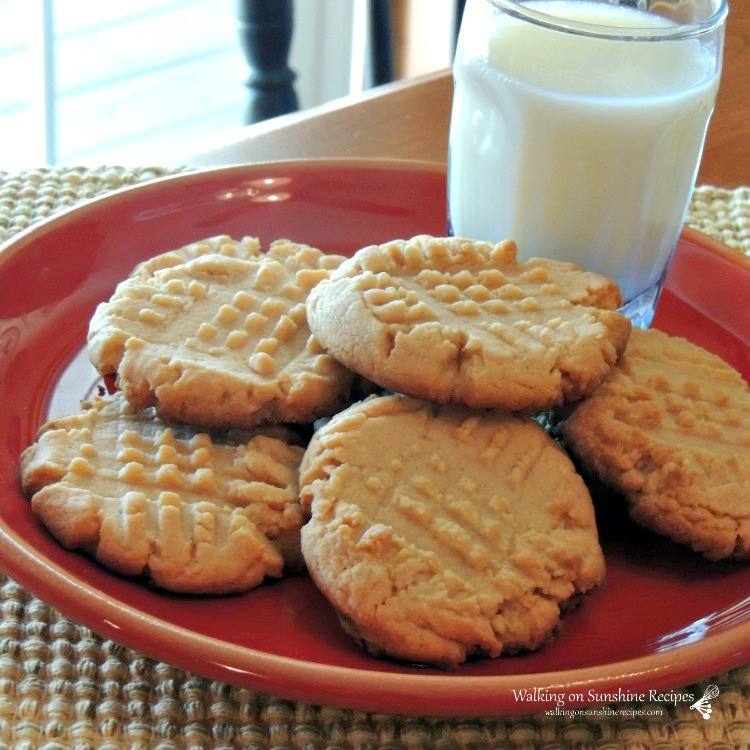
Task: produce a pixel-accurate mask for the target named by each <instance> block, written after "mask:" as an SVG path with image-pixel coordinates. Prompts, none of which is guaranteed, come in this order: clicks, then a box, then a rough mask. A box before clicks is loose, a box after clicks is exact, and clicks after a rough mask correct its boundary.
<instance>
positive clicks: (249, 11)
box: [235, 0, 299, 124]
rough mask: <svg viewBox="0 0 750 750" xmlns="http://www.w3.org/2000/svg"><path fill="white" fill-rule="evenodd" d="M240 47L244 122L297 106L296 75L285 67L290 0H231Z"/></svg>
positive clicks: (287, 110) (285, 111) (267, 116)
mask: <svg viewBox="0 0 750 750" xmlns="http://www.w3.org/2000/svg"><path fill="white" fill-rule="evenodd" d="M235 16H236V19H237V24H238V31H239V38H240V46H241V48H242V51H243V53H244V55H245V60H246V62H247V68H248V74H247V77H246V78H245V82H244V83H245V86H246V87H247V89H248V102H247V108H246V111H245V123H246V124H250V123H254V122H260V121H261V120H266V119H268V118H270V117H276V116H277V115H283V114H286V113H287V112H294V111H296V110H297V109H298V107H299V104H298V102H297V94H296V92H295V90H294V85H293V84H294V80H295V78H296V75H295V73H294V71H292V70H291V68H290V67H289V65H288V64H287V63H288V59H289V49H290V47H291V42H292V30H293V6H292V0H271V1H270V2H269V0H235Z"/></svg>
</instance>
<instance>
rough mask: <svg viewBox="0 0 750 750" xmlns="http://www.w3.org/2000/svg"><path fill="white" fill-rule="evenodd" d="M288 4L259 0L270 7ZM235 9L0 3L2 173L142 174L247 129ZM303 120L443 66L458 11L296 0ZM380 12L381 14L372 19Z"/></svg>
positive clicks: (191, 1)
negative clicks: (384, 42)
mask: <svg viewBox="0 0 750 750" xmlns="http://www.w3.org/2000/svg"><path fill="white" fill-rule="evenodd" d="M278 1H279V0H263V2H265V3H275V2H278ZM241 5H242V3H241V1H240V0H128V1H127V2H109V1H107V0H0V170H3V171H11V170H16V169H25V168H29V167H36V166H43V165H57V164H67V165H70V164H78V165H86V166H91V165H101V164H111V165H115V164H116V165H124V166H129V165H135V164H139V165H146V164H158V163H161V162H164V161H166V160H168V159H169V154H170V153H171V152H173V151H176V150H177V148H178V147H179V148H180V150H182V151H184V150H185V145H186V144H190V143H193V142H200V141H201V140H203V139H205V138H208V137H210V136H211V135H213V134H216V133H220V132H222V131H226V130H230V129H233V128H236V127H239V126H241V125H242V124H243V123H244V121H245V110H246V101H247V90H246V89H245V87H244V84H243V80H244V79H245V78H246V77H247V60H246V58H245V55H244V54H243V52H242V49H241V46H240V41H239V33H238V8H239V7H240V6H241ZM291 7H292V13H293V31H292V39H291V48H290V52H289V57H288V64H289V67H290V68H291V69H292V71H293V72H294V73H295V75H296V78H295V81H294V88H295V91H296V94H297V98H298V104H299V108H300V109H305V108H310V107H316V106H319V105H322V104H325V103H326V102H330V101H332V100H335V99H337V98H340V97H342V96H346V95H348V94H351V93H358V92H361V91H362V90H364V89H366V88H369V87H371V86H373V85H377V84H378V83H381V82H383V81H382V80H378V74H377V73H376V72H374V71H373V53H374V52H375V50H374V49H373V45H377V44H378V42H377V37H376V35H374V34H373V31H374V30H375V25H376V24H377V23H378V18H376V14H377V13H380V12H385V13H386V17H387V21H388V24H389V26H388V36H389V43H390V45H391V49H390V50H389V53H390V63H391V68H390V71H389V77H390V78H391V79H392V80H397V79H399V78H405V77H410V76H415V75H420V74H422V73H427V72H430V71H432V70H437V69H440V68H444V67H447V66H448V65H450V63H451V59H452V55H453V48H454V39H455V31H456V15H455V7H454V4H453V2H452V0H439V1H438V2H436V0H384V2H380V3H376V2H371V1H370V0H293V2H292V5H291ZM375 9H377V10H375Z"/></svg>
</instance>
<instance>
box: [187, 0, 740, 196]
mask: <svg viewBox="0 0 750 750" xmlns="http://www.w3.org/2000/svg"><path fill="white" fill-rule="evenodd" d="M749 78H750V2H748V0H734V2H733V4H732V6H731V10H730V14H729V19H728V21H727V37H726V48H725V54H724V72H723V77H722V83H721V89H720V91H719V97H718V101H717V104H716V110H715V112H714V116H713V119H712V121H711V125H710V127H709V133H708V139H707V142H706V148H705V152H704V156H703V162H702V166H701V169H700V173H699V175H698V184H707V185H717V186H721V187H727V188H732V187H738V186H740V185H750V153H749V151H750V87H749V86H748V79H749ZM452 92H453V83H452V79H451V75H450V71H449V70H443V71H438V72H436V73H433V74H430V75H427V76H423V77H420V78H416V79H410V80H404V81H398V82H396V83H393V84H388V85H385V86H380V87H378V88H375V89H372V90H371V91H369V92H368V93H366V94H365V95H363V96H356V97H348V98H344V99H340V100H337V101H335V102H333V103H331V104H328V105H323V106H321V107H316V108H314V109H310V110H306V111H303V112H299V113H294V114H291V115H284V116H282V117H278V118H275V119H273V120H269V121H266V122H263V123H260V124H257V125H251V126H248V127H246V128H240V129H237V130H235V131H231V132H228V133H224V134H221V135H219V136H217V137H216V138H215V139H213V140H212V141H209V142H206V143H205V144H204V145H203V146H202V147H201V148H200V149H199V150H198V151H197V152H195V153H185V154H182V155H180V159H179V160H180V162H181V163H183V164H191V165H195V166H220V165H227V164H241V163H246V162H258V161H276V160H280V159H302V158H314V157H336V156H339V157H341V156H346V157H382V158H396V159H422V160H427V161H436V162H442V163H444V162H445V161H446V158H447V144H448V124H449V120H450V109H451V101H452Z"/></svg>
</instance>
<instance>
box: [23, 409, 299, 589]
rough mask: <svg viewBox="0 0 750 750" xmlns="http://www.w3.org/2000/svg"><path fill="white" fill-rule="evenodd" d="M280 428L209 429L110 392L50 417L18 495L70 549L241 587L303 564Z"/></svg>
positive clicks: (147, 570)
mask: <svg viewBox="0 0 750 750" xmlns="http://www.w3.org/2000/svg"><path fill="white" fill-rule="evenodd" d="M291 437H292V436H291V433H288V432H286V431H284V430H282V429H280V428H267V429H266V430H263V429H261V430H258V431H256V433H250V434H248V433H243V432H236V433H227V434H224V435H221V436H220V435H209V434H207V433H205V432H199V431H197V430H194V429H192V428H189V427H186V426H184V425H175V424H168V423H165V422H163V421H161V420H159V419H157V418H156V417H155V416H154V413H153V409H148V410H145V411H137V410H136V409H135V408H134V407H133V406H132V405H131V404H130V403H128V402H127V401H126V400H125V399H124V398H122V396H121V395H120V394H117V395H115V396H111V397H103V398H97V399H95V400H94V401H92V402H91V403H90V404H88V405H87V408H85V409H84V410H83V411H81V412H80V413H78V414H73V415H70V416H66V417H60V418H58V419H54V420H51V421H50V422H48V423H47V424H46V425H44V426H43V427H42V428H41V430H40V433H39V435H38V436H37V439H36V441H35V442H34V443H33V444H32V445H31V446H30V447H29V448H27V449H26V450H25V451H24V453H23V454H22V456H21V478H22V484H23V490H24V494H25V495H26V496H27V497H29V498H30V499H31V503H32V507H33V510H34V512H35V513H36V515H37V516H38V517H39V518H40V519H41V521H42V523H44V525H45V526H46V527H47V528H48V529H49V531H50V532H51V533H52V534H53V536H55V537H56V538H57V539H58V541H60V542H61V543H62V544H63V546H65V547H67V548H69V549H80V550H84V551H86V552H88V553H89V554H91V555H92V556H93V557H95V558H96V559H97V560H99V561H100V562H101V563H102V564H103V565H105V566H106V567H108V568H110V569H112V570H114V571H117V572H118V573H122V574H124V575H129V576H144V577H146V578H148V579H150V580H151V581H152V582H153V583H155V584H156V585H158V586H160V587H162V588H165V589H169V590H172V591H179V592H186V593H226V592H232V591H244V590H247V589H250V588H253V587H255V586H257V585H258V584H260V583H261V582H262V581H263V580H264V579H265V578H266V577H279V576H281V575H282V574H283V572H284V571H285V570H286V569H289V570H296V569H300V568H301V567H303V565H304V563H303V561H302V557H301V552H300V549H299V529H300V526H301V524H302V509H301V506H300V503H299V495H298V469H299V463H300V461H301V459H302V454H303V449H302V447H300V446H297V445H294V444H292V442H291V440H290V438H291Z"/></svg>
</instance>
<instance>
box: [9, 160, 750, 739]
mask: <svg viewBox="0 0 750 750" xmlns="http://www.w3.org/2000/svg"><path fill="white" fill-rule="evenodd" d="M180 171H184V170H175V169H165V168H154V167H151V168H140V169H125V168H115V167H107V168H102V169H84V168H80V169H73V168H58V169H37V170H29V171H26V172H20V173H13V174H10V173H4V172H0V240H3V239H5V238H8V237H10V236H11V235H13V234H15V233H16V232H18V231H20V230H21V229H24V228H25V227H27V226H29V225H30V224H32V223H33V222H35V221H37V220H39V219H42V218H44V217H46V216H49V215H51V214H52V213H54V212H55V211H58V210H60V209H62V208H65V207H67V206H71V205H74V204H76V203H78V202H80V201H81V200H84V199H86V198H90V197H93V196H95V195H99V194H102V193H104V192H107V191H110V190H113V189H116V188H119V187H123V186H126V185H133V184H137V183H139V182H144V181H146V180H150V179H153V178H155V177H161V176H166V175H168V174H174V173H176V172H180ZM688 222H689V223H690V224H691V225H692V226H694V227H696V228H697V229H699V230H701V231H703V232H705V233H707V234H710V235H713V236H715V237H716V238H718V239H720V240H722V241H723V242H725V243H726V244H727V245H730V246H733V247H736V248H738V250H740V251H742V252H745V253H746V254H748V255H750V189H748V188H740V189H737V190H721V189H718V188H714V187H705V186H703V187H699V188H698V189H696V191H695V195H694V198H693V201H692V204H691V208H690V215H689V219H688ZM709 684H715V685H716V686H717V687H718V688H719V694H718V696H716V697H715V698H713V699H712V701H711V703H712V708H713V713H712V714H711V715H710V718H708V719H704V718H702V716H701V715H700V714H699V713H698V712H697V711H695V710H691V709H690V708H689V706H688V705H687V704H685V703H682V704H677V705H675V704H674V703H671V702H667V703H643V704H642V703H633V704H622V703H621V704H614V705H612V706H609V707H607V709H606V711H602V712H601V714H600V715H579V716H571V715H546V714H535V715H531V716H523V717H499V718H498V717H493V718H490V717H488V718H483V719H433V718H420V717H417V718H414V717H405V716H398V715H384V714H374V713H364V712H357V711H347V710H341V709H336V708H330V707H323V706H314V705H308V704H305V703H297V702H292V701H288V700H282V699H279V698H276V697H273V696H269V695H264V694H260V693H256V692H253V691H250V690H246V689H240V688H235V687H232V686H230V685H227V684H225V683H222V682H215V681H211V680H207V679H204V678H202V677H199V676H197V675H194V674H191V673H188V672H185V671H183V670H181V669H178V668H176V667H173V666H170V665H168V664H164V663H162V662H159V661H156V660H153V659H150V658H148V657H146V656H143V655H142V654H139V653H137V652H135V651H132V650H131V649H128V648H125V647H123V646H120V645H118V644H117V643H115V642H113V641H111V640H107V639H104V638H102V637H100V636H98V635H97V634H96V633H94V632H92V631H91V630H90V629H88V628H86V627H84V626H82V625H79V624H77V623H75V622H73V621H71V620H69V619H67V618H66V617H64V616H63V615H62V614H60V613H59V612H58V611H56V610H55V609H53V608H52V607H49V606H48V605H46V604H44V603H43V602H42V601H40V600H39V599H37V598H36V597H34V596H32V595H31V594H30V593H29V592H27V591H26V590H25V589H24V588H23V587H22V586H20V585H19V584H17V583H16V582H14V581H13V580H10V579H8V578H7V577H5V576H4V575H2V574H0V750H5V748H8V749H9V748H14V749H16V750H36V749H37V748H38V749H39V750H68V749H71V750H72V749H74V748H75V750H88V749H93V748H99V749H101V750H105V749H106V750H115V749H117V750H124V749H125V748H128V749H131V748H132V749H133V750H135V749H136V748H137V749H138V750H147V749H150V748H153V749H154V750H173V749H174V750H176V749H177V748H179V749H183V748H184V749H190V750H198V749H199V748H200V749H201V750H202V749H204V748H205V749H207V748H226V749H229V748H253V749H256V748H258V749H261V748H269V749H270V748H274V749H276V748H278V749H279V750H281V749H282V748H290V749H294V750H317V749H319V748H321V749H322V748H331V749H333V748H337V749H338V748H350V749H351V750H355V749H356V750H360V749H361V750H375V748H378V749H382V750H386V749H387V750H401V749H402V748H403V749H404V750H418V749H420V748H435V749H436V750H454V748H466V750H469V749H471V750H480V749H481V748H492V749H494V750H503V749H509V748H519V749H520V748H527V749H529V750H531V749H533V748H541V749H542V750H553V749H555V750H562V749H563V748H579V749H580V750H587V749H589V748H591V749H592V750H593V749H596V750H616V749H617V748H629V749H631V750H673V749H674V750H677V749H678V748H680V749H681V750H688V749H692V748H694V749H695V750H699V749H702V748H712V749H713V750H728V749H729V748H750V665H746V666H743V667H739V668H737V669H734V670H731V671H729V672H726V673H724V674H721V675H716V676H714V677H713V678H711V679H710V680H706V681H704V682H701V683H700V684H698V685H691V686H685V687H684V692H690V693H694V694H696V695H698V696H700V695H702V694H703V691H704V690H705V688H706V687H707V686H708V685H709Z"/></svg>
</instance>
